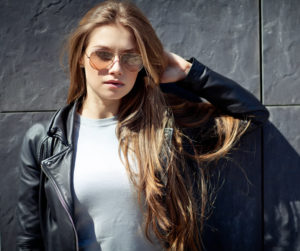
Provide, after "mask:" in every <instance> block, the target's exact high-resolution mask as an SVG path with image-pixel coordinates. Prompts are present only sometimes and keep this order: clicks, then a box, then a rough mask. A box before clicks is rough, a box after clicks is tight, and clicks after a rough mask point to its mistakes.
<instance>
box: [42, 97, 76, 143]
mask: <svg viewBox="0 0 300 251" xmlns="http://www.w3.org/2000/svg"><path fill="white" fill-rule="evenodd" d="M77 105H78V100H76V101H75V102H73V103H71V104H69V105H66V106H65V107H63V108H61V109H60V110H58V111H57V112H56V113H55V115H54V116H53V118H52V120H51V122H50V125H49V128H48V132H47V133H48V135H49V136H54V135H55V136H56V137H58V138H59V139H60V140H61V141H62V143H63V144H64V145H72V144H73V126H74V118H75V114H76V112H77Z"/></svg>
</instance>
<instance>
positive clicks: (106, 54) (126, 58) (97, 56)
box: [86, 50, 143, 72]
mask: <svg viewBox="0 0 300 251" xmlns="http://www.w3.org/2000/svg"><path fill="white" fill-rule="evenodd" d="M116 55H118V57H119V62H120V64H121V65H122V66H124V67H125V68H126V69H127V70H128V71H131V72H136V71H140V70H141V69H142V68H143V60H142V57H141V55H140V54H138V53H134V52H132V53H122V54H115V53H113V52H110V51H105V50H97V51H94V52H92V53H91V54H90V56H88V55H86V56H87V57H88V58H89V60H90V65H91V67H93V68H94V69H95V70H103V69H105V68H108V67H109V66H111V65H112V64H113V62H114V61H115V56H116Z"/></svg>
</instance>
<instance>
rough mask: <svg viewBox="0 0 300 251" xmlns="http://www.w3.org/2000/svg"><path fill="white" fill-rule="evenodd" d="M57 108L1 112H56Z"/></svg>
mask: <svg viewBox="0 0 300 251" xmlns="http://www.w3.org/2000/svg"><path fill="white" fill-rule="evenodd" d="M56 111H57V110H24V111H21V110H20V111H1V112H0V114H1V113H33V112H41V113H43V112H56Z"/></svg>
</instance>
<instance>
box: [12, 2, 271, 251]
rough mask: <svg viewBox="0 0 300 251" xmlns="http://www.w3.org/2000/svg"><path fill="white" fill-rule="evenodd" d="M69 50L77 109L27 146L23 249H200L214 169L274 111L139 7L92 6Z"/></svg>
mask: <svg viewBox="0 0 300 251" xmlns="http://www.w3.org/2000/svg"><path fill="white" fill-rule="evenodd" d="M68 48H69V69H70V88H69V94H68V105H67V106H66V107H64V108H62V109H60V110H59V111H58V112H57V113H56V114H55V115H54V116H53V118H52V119H51V120H50V123H48V125H47V126H45V125H43V124H37V125H34V126H33V127H32V128H31V129H30V130H29V131H28V132H27V134H26V136H25V138H24V142H23V146H22V153H21V160H22V164H21V176H20V179H21V184H20V193H19V202H18V237H17V238H18V247H19V250H162V249H165V250H201V247H202V240H201V230H202V228H203V225H204V219H205V217H206V215H207V212H208V208H209V200H208V198H209V197H210V194H208V193H209V191H208V190H207V189H206V184H207V182H208V181H207V179H206V173H205V165H206V164H207V163H209V162H212V161H215V160H217V159H219V158H221V157H223V156H225V155H226V153H227V152H228V151H229V150H230V149H231V148H232V146H233V145H234V143H235V142H236V141H237V140H238V139H239V138H240V136H241V135H242V134H243V133H244V131H245V130H246V129H248V128H249V125H250V126H251V127H255V126H256V125H260V124H262V123H263V122H264V121H265V120H266V119H267V117H268V112H267V111H266V109H265V108H264V107H263V106H262V105H261V104H260V103H259V101H257V100H256V99H255V98H254V97H253V95H251V94H250V93H249V92H247V91H246V90H244V89H243V88H242V87H240V86H239V85H237V84H236V83H235V82H233V81H231V80H229V79H226V78H224V77H222V76H220V75H219V74H217V73H215V72H213V71H211V70H210V69H208V68H207V67H205V66H204V65H202V64H201V63H199V62H198V61H197V60H196V59H194V58H192V59H191V60H190V61H186V60H184V59H183V58H181V57H180V56H178V55H175V54H172V53H168V52H165V51H164V50H163V47H162V45H161V43H160V41H159V39H158V38H157V36H156V34H155V32H154V30H153V28H152V27H151V25H150V23H149V21H148V20H147V19H146V18H145V17H144V15H143V14H142V13H141V12H140V10H139V9H137V8H136V7H135V6H134V5H133V4H130V3H123V2H114V1H107V2H104V3H101V4H99V5H97V6H96V7H94V8H93V9H91V10H90V11H89V12H88V13H87V14H86V15H85V16H84V17H83V19H82V20H81V21H80V23H79V25H78V27H77V28H76V30H75V31H74V32H73V33H72V34H71V36H70V39H69V44H68ZM200 97H203V98H205V99H207V100H208V101H210V102H211V103H212V105H211V104H209V103H203V102H201V98H200ZM191 101H193V102H191ZM203 242H204V245H205V240H203Z"/></svg>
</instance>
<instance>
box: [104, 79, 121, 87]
mask: <svg viewBox="0 0 300 251" xmlns="http://www.w3.org/2000/svg"><path fill="white" fill-rule="evenodd" d="M104 84H106V85H111V86H115V87H121V86H123V85H124V83H123V82H121V81H119V80H108V81H105V82H104Z"/></svg>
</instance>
